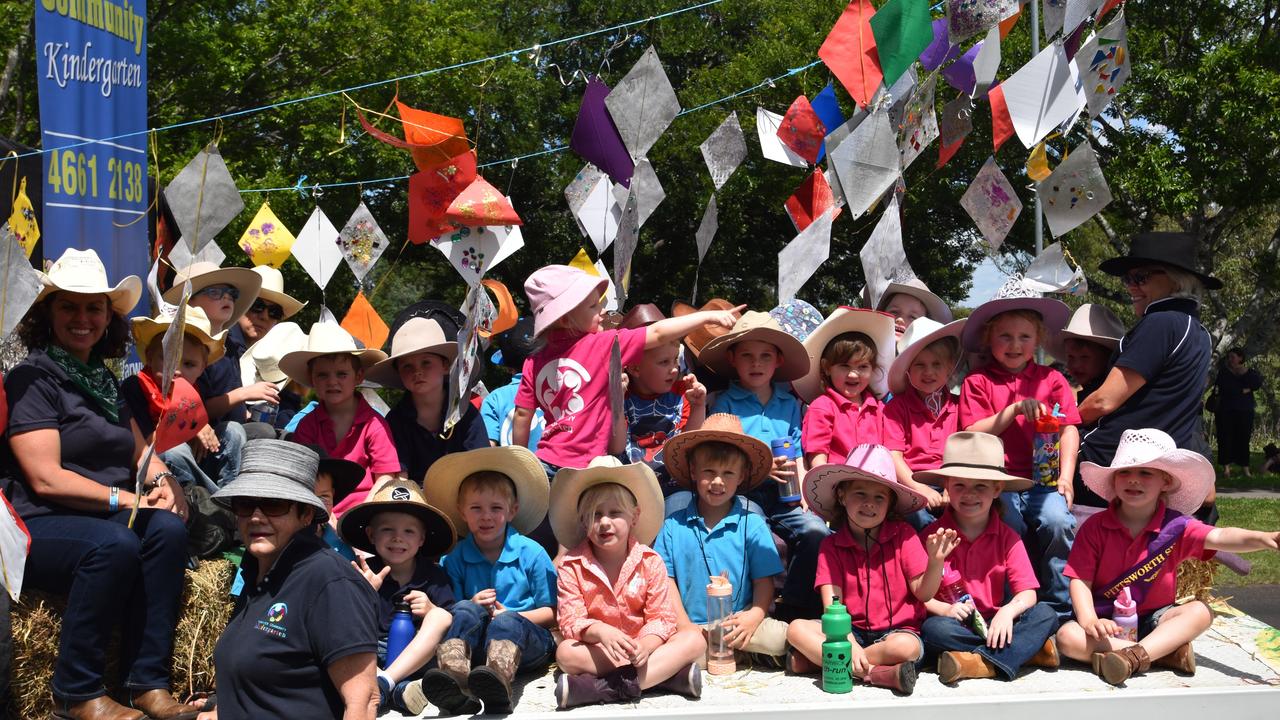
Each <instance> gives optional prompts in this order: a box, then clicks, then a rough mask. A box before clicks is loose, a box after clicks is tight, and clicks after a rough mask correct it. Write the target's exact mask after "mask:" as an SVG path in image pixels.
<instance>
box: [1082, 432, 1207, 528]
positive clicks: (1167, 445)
mask: <svg viewBox="0 0 1280 720" xmlns="http://www.w3.org/2000/svg"><path fill="white" fill-rule="evenodd" d="M1129 468H1153V469H1155V470H1163V471H1164V472H1166V473H1168V474H1169V477H1170V478H1172V479H1173V484H1172V485H1171V486H1170V488H1169V490H1168V492H1167V496H1168V498H1167V500H1166V503H1165V504H1166V505H1167V506H1168V507H1170V508H1173V509H1174V510H1177V511H1178V512H1180V513H1183V514H1184V515H1186V514H1190V513H1193V512H1195V511H1196V510H1199V509H1200V505H1201V504H1203V503H1204V499H1205V498H1206V497H1208V495H1209V490H1210V489H1211V488H1212V487H1213V484H1214V471H1213V465H1212V464H1210V462H1209V461H1208V460H1206V459H1205V457H1204V456H1203V455H1201V454H1200V453H1198V452H1193V451H1191V450H1183V449H1181V448H1179V447H1178V444H1177V443H1176V442H1174V440H1173V438H1172V437H1170V436H1169V434H1168V433H1166V432H1164V431H1162V430H1156V429H1155V428H1142V429H1138V430H1125V431H1124V434H1123V435H1121V436H1120V444H1119V445H1117V446H1116V454H1115V456H1114V457H1113V458H1112V459H1111V465H1110V467H1107V466H1104V465H1098V464H1097V463H1091V462H1082V463H1080V475H1081V477H1083V478H1084V484H1085V485H1086V486H1087V487H1088V488H1089V489H1090V490H1092V491H1094V492H1095V493H1097V494H1098V497H1101V498H1102V499H1104V500H1106V501H1107V502H1111V501H1112V500H1113V499H1115V496H1116V493H1115V485H1114V483H1112V482H1111V479H1112V477H1113V476H1114V475H1115V472H1116V471H1117V470H1125V469H1129Z"/></svg>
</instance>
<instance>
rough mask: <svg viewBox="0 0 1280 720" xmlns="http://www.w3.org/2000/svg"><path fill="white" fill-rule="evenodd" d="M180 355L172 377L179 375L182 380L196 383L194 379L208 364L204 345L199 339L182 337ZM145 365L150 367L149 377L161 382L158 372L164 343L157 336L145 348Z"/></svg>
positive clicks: (202, 372) (162, 357)
mask: <svg viewBox="0 0 1280 720" xmlns="http://www.w3.org/2000/svg"><path fill="white" fill-rule="evenodd" d="M182 340H183V341H182V357H181V358H179V359H178V369H177V372H175V373H174V377H180V378H182V379H183V380H186V381H187V382H189V383H191V384H192V385H195V384H196V380H198V379H199V378H200V376H201V375H203V374H204V369H205V367H206V366H207V365H208V362H207V357H208V355H207V354H206V352H205V349H204V345H201V344H200V341H198V340H196V339H195V338H192V337H190V336H187V337H184V338H183V339H182ZM147 367H149V368H150V369H151V372H152V375H151V379H152V380H155V381H156V382H157V383H161V382H163V378H161V377H160V373H161V372H163V370H164V344H163V343H161V342H160V341H159V338H157V339H156V340H155V341H153V342H152V343H151V347H149V348H147Z"/></svg>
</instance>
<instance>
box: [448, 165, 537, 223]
mask: <svg viewBox="0 0 1280 720" xmlns="http://www.w3.org/2000/svg"><path fill="white" fill-rule="evenodd" d="M444 217H445V219H446V220H449V221H450V222H455V223H457V224H459V225H468V226H471V227H484V226H489V225H523V224H524V221H523V220H521V219H520V216H519V215H518V214H516V209H515V208H513V207H511V203H510V202H508V201H507V198H506V197H505V196H504V195H503V194H502V193H501V192H499V191H498V189H497V188H495V187H494V186H493V185H491V184H489V181H488V180H485V179H484V178H482V177H478V178H476V179H475V180H472V181H471V184H470V185H468V186H467V188H466V189H465V190H463V191H462V192H460V193H458V197H456V198H454V199H453V202H452V203H450V204H449V210H448V211H447V212H445V214H444Z"/></svg>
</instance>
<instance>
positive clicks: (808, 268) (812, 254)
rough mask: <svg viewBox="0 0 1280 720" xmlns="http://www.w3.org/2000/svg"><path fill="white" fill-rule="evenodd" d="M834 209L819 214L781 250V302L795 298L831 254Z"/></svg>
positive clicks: (779, 281) (779, 279) (779, 271)
mask: <svg viewBox="0 0 1280 720" xmlns="http://www.w3.org/2000/svg"><path fill="white" fill-rule="evenodd" d="M834 212H835V211H834V210H828V211H827V212H825V213H823V214H821V215H819V216H818V217H817V219H816V220H814V221H813V222H812V223H810V224H809V227H807V228H805V229H804V230H803V231H802V232H801V233H800V234H799V235H797V236H796V237H795V239H793V240H792V241H791V242H789V243H787V246H786V247H784V248H782V251H781V252H779V253H778V302H779V303H784V302H787V301H788V300H791V299H794V298H795V296H796V293H797V292H799V290H800V288H802V287H804V284H805V283H806V282H808V281H809V278H811V277H813V274H814V273H815V272H817V270H818V268H819V267H821V266H822V263H824V262H826V261H827V258H828V257H830V255H831V221H832V217H833V213H834Z"/></svg>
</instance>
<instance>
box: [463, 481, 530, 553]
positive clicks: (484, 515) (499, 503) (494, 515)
mask: <svg viewBox="0 0 1280 720" xmlns="http://www.w3.org/2000/svg"><path fill="white" fill-rule="evenodd" d="M519 507H520V505H519V503H516V502H513V501H512V500H511V498H510V497H509V496H508V495H507V494H506V493H504V492H501V491H499V490H497V489H495V488H481V489H479V490H475V489H468V490H467V491H466V492H464V493H463V494H462V497H461V498H459V499H458V511H459V512H461V513H462V519H463V520H465V521H466V523H467V531H468V532H470V533H471V537H472V538H473V539H475V541H476V544H477V545H482V546H483V545H491V544H493V543H495V542H498V543H501V542H502V541H503V539H504V538H505V536H506V533H507V523H509V522H511V520H512V518H514V517H515V516H516V510H517V509H518V508H519Z"/></svg>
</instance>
